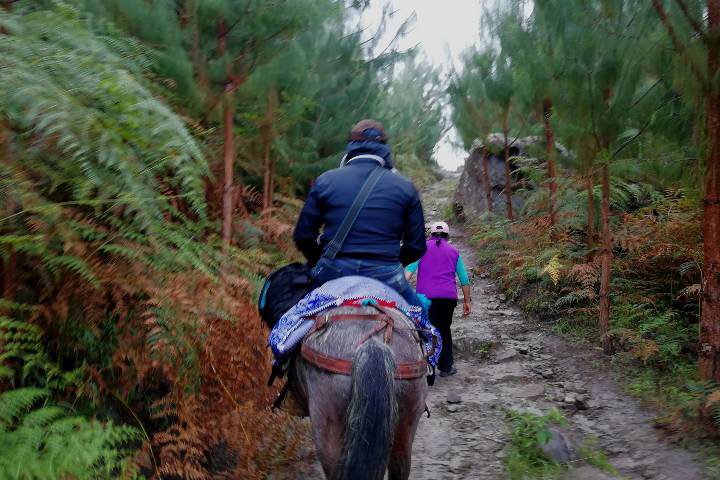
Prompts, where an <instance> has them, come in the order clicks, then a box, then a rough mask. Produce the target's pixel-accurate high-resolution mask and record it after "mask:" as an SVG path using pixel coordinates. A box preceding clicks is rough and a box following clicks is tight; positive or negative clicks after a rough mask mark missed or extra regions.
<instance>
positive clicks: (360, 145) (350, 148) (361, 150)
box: [345, 140, 394, 170]
mask: <svg viewBox="0 0 720 480" xmlns="http://www.w3.org/2000/svg"><path fill="white" fill-rule="evenodd" d="M346 153H347V157H346V159H345V161H346V162H347V161H348V160H350V159H352V158H354V157H357V156H358V155H368V154H369V155H377V156H378V157H382V159H383V160H385V168H387V169H388V170H392V169H393V168H394V166H393V161H392V153H391V152H390V146H389V145H388V144H386V143H381V142H378V141H375V140H351V141H350V142H348V144H347V148H346Z"/></svg>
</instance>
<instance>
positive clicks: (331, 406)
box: [290, 307, 428, 480]
mask: <svg viewBox="0 0 720 480" xmlns="http://www.w3.org/2000/svg"><path fill="white" fill-rule="evenodd" d="M385 314H387V315H388V316H389V319H386V322H385V323H384V322H383V321H380V320H376V319H374V318H373V317H379V316H381V315H379V314H378V311H377V310H376V309H375V308H373V307H362V308H356V307H338V308H334V309H332V310H329V311H328V312H325V313H323V317H324V322H323V321H322V320H321V321H320V322H316V325H317V324H318V323H323V324H322V326H321V327H320V328H318V329H317V330H316V331H314V333H311V334H310V335H308V337H307V338H306V339H305V341H304V343H303V349H304V350H303V354H302V355H298V358H297V361H296V362H294V366H293V368H292V370H291V373H290V375H291V380H292V384H293V393H294V395H295V397H296V398H297V399H298V401H299V402H300V403H301V404H302V405H303V406H304V407H305V408H306V411H307V412H309V415H310V420H311V422H312V426H313V431H314V436H315V446H316V448H317V453H318V456H319V458H320V463H321V464H322V467H323V470H324V472H325V476H326V477H327V478H328V479H329V480H382V479H383V478H384V476H385V472H386V471H387V472H388V474H389V475H388V478H389V479H390V480H407V479H408V478H409V476H410V464H411V454H412V444H413V439H414V438H415V432H416V430H417V426H418V422H419V420H420V417H421V416H422V413H423V411H424V409H425V398H426V396H427V388H428V387H427V382H426V380H425V371H426V369H425V367H424V366H425V364H424V362H425V357H424V355H423V352H422V349H421V347H420V344H419V342H418V336H417V331H416V329H415V326H414V325H413V324H412V322H411V321H410V320H409V319H408V318H407V317H405V316H404V315H403V314H401V313H399V312H397V311H395V310H387V311H385ZM339 320H343V321H339ZM307 352H311V353H314V356H315V361H312V360H313V358H312V357H310V356H308V355H306V353H307ZM318 358H320V359H322V358H324V359H325V360H326V362H325V365H324V366H318V365H323V362H320V361H318V360H317V359H318ZM328 358H332V359H345V360H348V361H351V362H352V366H351V367H350V365H349V362H347V361H346V362H345V363H346V365H345V366H346V367H347V370H350V369H351V374H350V375H347V374H341V373H333V371H332V370H333V365H332V364H331V363H332V362H327V359H328ZM335 363H337V362H335ZM335 366H337V365H335ZM408 367H414V368H408ZM335 370H336V371H338V369H335ZM408 370H414V373H408ZM403 372H404V374H403ZM346 373H347V372H346Z"/></svg>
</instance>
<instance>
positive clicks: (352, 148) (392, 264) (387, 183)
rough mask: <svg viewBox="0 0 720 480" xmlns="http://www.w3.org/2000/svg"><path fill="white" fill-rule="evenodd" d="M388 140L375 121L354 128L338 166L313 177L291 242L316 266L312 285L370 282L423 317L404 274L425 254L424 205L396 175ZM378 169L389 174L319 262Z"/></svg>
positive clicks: (414, 191)
mask: <svg viewBox="0 0 720 480" xmlns="http://www.w3.org/2000/svg"><path fill="white" fill-rule="evenodd" d="M387 140H388V137H387V135H386V134H385V130H384V128H383V126H382V124H381V123H380V122H378V121H376V120H371V119H365V120H361V121H360V122H358V123H357V124H356V125H355V126H354V127H353V128H352V130H351V132H350V141H349V143H348V145H347V151H346V155H345V157H344V158H343V160H342V162H341V166H340V167H339V168H336V169H333V170H330V171H327V172H325V173H323V174H322V175H320V176H319V177H318V178H317V180H316V181H315V183H314V184H313V186H312V188H311V190H310V192H309V194H308V196H307V200H306V201H305V205H304V207H303V209H302V211H301V212H300V217H299V218H298V221H297V225H296V226H295V232H294V234H293V238H294V240H295V244H296V245H297V247H298V249H299V250H300V251H301V252H302V253H303V254H304V255H305V257H306V258H307V260H308V263H310V264H311V265H314V269H313V272H312V273H313V277H314V279H315V280H314V281H315V286H320V285H322V284H324V283H325V282H328V281H329V280H333V279H336V278H340V277H344V276H349V275H360V276H364V277H370V278H373V279H376V280H379V281H381V282H383V283H385V284H386V285H388V286H390V287H391V288H393V289H395V290H396V291H397V292H398V293H400V295H402V297H403V298H404V299H405V300H406V301H407V302H408V303H410V304H411V305H414V306H418V307H421V308H423V312H425V307H424V305H423V302H422V301H421V300H420V298H418V296H417V294H416V293H415V290H414V289H413V288H412V286H411V285H410V284H409V283H408V281H407V280H406V279H405V275H404V270H403V267H404V266H406V265H409V264H411V263H413V262H415V261H417V260H419V259H420V258H421V257H422V256H423V254H424V253H425V250H426V245H425V219H424V216H423V209H422V204H421V202H420V197H419V195H418V193H417V190H416V189H415V186H414V185H413V184H412V182H411V181H410V180H408V179H406V178H405V177H403V176H402V175H400V174H398V173H397V172H396V171H395V170H394V168H393V162H392V154H391V152H390V147H389V146H388V144H387ZM378 164H379V165H381V166H382V167H384V168H385V169H387V170H390V171H391V172H392V174H386V175H383V176H382V177H380V180H379V181H378V183H377V184H376V185H375V187H374V189H373V191H372V194H371V195H370V196H369V197H368V199H367V202H366V203H365V206H364V208H362V210H361V211H360V212H359V215H358V217H357V220H356V221H355V223H354V224H353V227H352V229H351V230H350V232H349V234H348V236H347V238H346V239H345V242H344V244H343V245H342V248H341V249H340V250H339V251H338V253H337V255H336V256H335V258H334V259H328V258H321V256H322V254H323V252H324V251H325V250H326V249H327V248H328V247H329V243H330V241H331V240H332V239H333V238H334V237H335V234H336V233H337V230H338V228H339V226H340V224H341V223H342V221H343V219H344V218H345V215H346V214H347V212H348V210H349V209H350V207H351V205H352V203H353V200H354V199H355V197H356V196H357V194H358V192H359V191H360V189H361V188H362V186H363V184H364V182H365V180H366V179H367V178H368V176H369V175H370V173H371V171H372V170H374V169H375V168H376V167H377V166H378ZM388 173H390V172H388ZM321 227H324V228H323V231H322V234H320V228H321Z"/></svg>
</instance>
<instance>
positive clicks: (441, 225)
mask: <svg viewBox="0 0 720 480" xmlns="http://www.w3.org/2000/svg"><path fill="white" fill-rule="evenodd" d="M430 233H444V234H446V235H448V236H449V235H450V227H448V224H447V223H445V222H435V223H433V224H432V225H431V226H430Z"/></svg>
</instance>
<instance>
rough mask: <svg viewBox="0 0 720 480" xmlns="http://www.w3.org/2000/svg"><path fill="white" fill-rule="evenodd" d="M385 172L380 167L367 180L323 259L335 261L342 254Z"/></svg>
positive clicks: (329, 244)
mask: <svg viewBox="0 0 720 480" xmlns="http://www.w3.org/2000/svg"><path fill="white" fill-rule="evenodd" d="M385 170H386V169H385V168H383V167H382V166H378V167H376V168H375V170H373V171H372V172H371V173H370V176H369V177H368V178H367V180H365V183H364V184H363V186H362V188H361V189H360V192H358V194H357V197H355V200H354V201H353V203H352V206H351V207H350V210H348V212H347V214H346V215H345V218H344V219H343V222H342V223H341V224H340V228H338V231H337V233H336V234H335V238H333V239H332V240H331V241H330V243H328V245H327V248H326V249H325V252H324V253H323V258H327V259H330V260H333V259H334V258H335V257H336V256H337V254H338V253H340V249H342V246H343V244H344V243H345V239H346V238H347V236H348V233H350V229H351V228H352V227H353V225H354V224H355V220H357V217H358V214H359V213H360V210H362V208H363V207H364V206H365V202H366V201H367V199H368V196H370V192H371V191H372V189H373V188H375V185H376V184H377V182H378V180H380V177H382V175H383V174H384V173H385Z"/></svg>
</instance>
